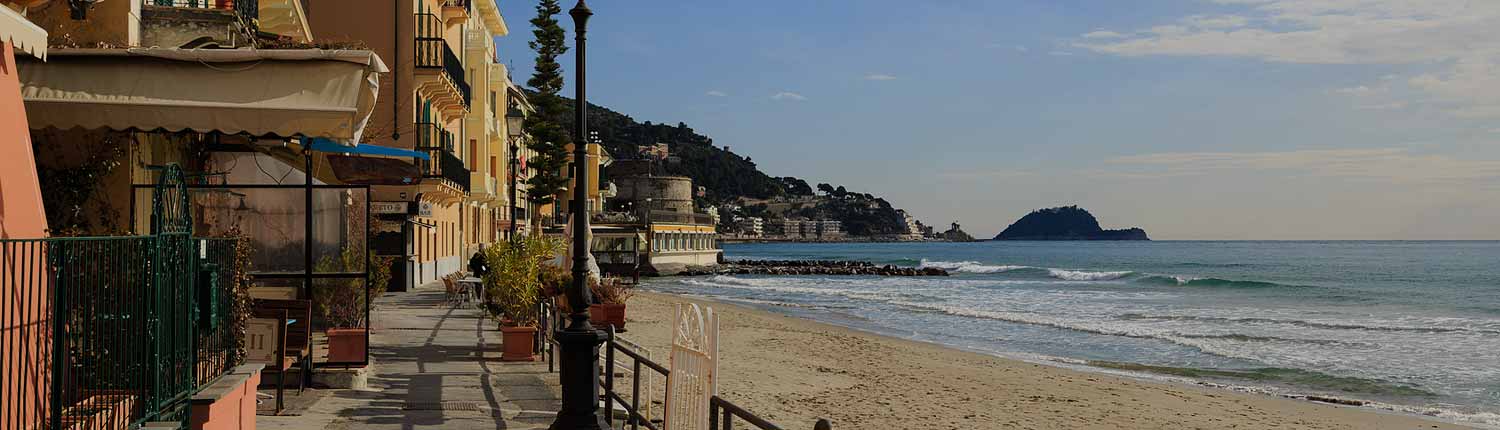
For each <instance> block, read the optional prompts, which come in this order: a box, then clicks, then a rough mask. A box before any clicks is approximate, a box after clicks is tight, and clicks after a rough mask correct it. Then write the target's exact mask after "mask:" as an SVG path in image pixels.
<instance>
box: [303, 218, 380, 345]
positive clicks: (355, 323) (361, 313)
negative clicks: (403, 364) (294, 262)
mask: <svg viewBox="0 0 1500 430" xmlns="http://www.w3.org/2000/svg"><path fill="white" fill-rule="evenodd" d="M385 260H386V259H385V258H377V259H375V261H372V262H371V263H370V264H371V266H370V280H369V282H370V284H369V285H370V288H369V291H368V292H366V290H365V288H364V286H365V282H364V280H361V279H352V278H351V279H325V280H320V281H318V282H317V283H316V284H314V288H313V294H314V297H313V298H314V302H315V304H316V308H315V309H316V310H317V313H318V316H319V317H320V318H322V320H323V323H324V325H325V326H326V327H328V328H327V329H325V330H324V332H323V333H324V335H326V336H327V337H328V361H329V362H330V363H363V362H365V352H366V351H367V350H368V348H367V346H368V340H369V336H368V334H369V324H368V323H367V322H368V321H366V320H365V317H366V316H367V314H366V312H367V310H368V309H367V308H368V307H369V303H368V302H367V301H366V298H367V297H369V298H374V297H376V296H379V295H381V294H384V293H385V288H384V287H385V284H386V283H387V282H389V281H390V276H391V273H390V266H389V264H388V262H387V261H385ZM364 264H365V258H364V250H362V249H359V247H357V246H347V247H345V248H344V250H343V252H340V253H339V255H338V257H337V258H335V257H334V256H329V255H325V256H323V258H322V259H320V260H318V264H317V265H316V266H315V267H314V269H315V270H316V271H318V272H322V273H337V272H359V271H363V270H364ZM367 294H368V296H367Z"/></svg>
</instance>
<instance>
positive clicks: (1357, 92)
mask: <svg viewBox="0 0 1500 430" xmlns="http://www.w3.org/2000/svg"><path fill="white" fill-rule="evenodd" d="M1333 92H1335V93H1339V94H1347V95H1351V96H1364V95H1370V94H1374V93H1378V92H1385V89H1384V88H1370V87H1367V86H1364V85H1360V86H1357V87H1349V88H1339V89H1335V90H1333Z"/></svg>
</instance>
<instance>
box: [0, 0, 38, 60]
mask: <svg viewBox="0 0 1500 430" xmlns="http://www.w3.org/2000/svg"><path fill="white" fill-rule="evenodd" d="M0 42H10V44H11V45H15V47H16V51H19V52H25V53H28V54H31V55H33V56H35V57H36V58H40V59H43V60H45V59H47V31H46V30H42V28H41V27H37V26H36V24H32V23H31V21H27V20H26V17H23V16H21V14H19V13H16V11H13V10H10V8H9V7H5V5H3V4H0Z"/></svg>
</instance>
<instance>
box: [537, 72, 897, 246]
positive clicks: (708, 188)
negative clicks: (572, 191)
mask: <svg viewBox="0 0 1500 430" xmlns="http://www.w3.org/2000/svg"><path fill="white" fill-rule="evenodd" d="M564 100H565V102H564V103H563V104H564V105H566V106H567V108H566V109H565V112H564V114H563V115H560V116H561V117H562V118H563V122H564V124H563V125H564V127H566V128H567V129H568V130H572V129H573V120H572V118H573V113H572V111H573V108H572V106H573V101H572V100H571V99H567V98H564ZM589 130H590V131H597V132H599V137H600V139H601V140H602V145H603V146H604V148H605V150H606V151H609V154H610V156H613V157H615V158H616V159H633V158H639V155H638V154H640V150H641V148H642V147H646V146H650V145H655V144H657V143H665V144H667V146H668V148H669V149H670V151H671V155H672V157H673V158H672V159H671V160H669V161H668V162H666V163H663V167H662V168H663V170H664V171H665V173H666V174H669V175H681V176H687V177H689V178H693V183H694V184H695V185H699V186H702V187H704V188H705V196H704V197H703V198H702V199H700V201H699V203H700V204H703V205H723V204H726V203H735V204H739V202H741V199H742V198H744V199H750V200H753V201H773V200H801V201H803V203H799V204H798V205H796V206H792V205H787V210H785V211H770V210H768V207H767V206H764V204H763V203H761V204H762V205H763V206H761V207H760V208H759V210H758V211H757V210H756V209H752V208H751V207H747V208H746V210H745V214H744V215H745V216H760V217H765V218H777V217H803V218H808V219H831V220H838V221H840V222H842V223H843V227H844V231H845V232H847V233H849V234H853V235H861V236H864V235H881V234H898V233H902V232H904V230H905V228H906V224H905V220H904V219H903V218H902V217H901V215H900V214H898V213H897V212H896V208H894V207H892V206H891V204H890V202H887V201H886V200H885V199H883V198H880V197H876V196H874V195H872V194H869V193H855V192H850V191H848V190H846V189H845V188H844V187H843V186H833V185H829V184H819V186H818V189H817V190H814V189H813V187H812V186H811V185H809V184H808V183H807V181H804V180H802V179H799V178H795V177H790V176H786V177H776V176H771V175H767V174H766V173H765V172H762V171H761V170H760V168H759V166H757V165H756V164H755V161H754V160H752V159H751V158H750V157H745V156H741V155H739V154H735V153H734V152H731V151H730V150H728V149H726V148H721V147H718V146H714V144H713V143H714V142H713V139H712V138H710V137H708V136H704V135H702V134H699V133H698V132H697V131H694V130H693V128H692V127H689V126H688V125H687V124H684V123H681V122H679V123H677V124H676V125H668V124H661V123H652V122H650V121H646V122H637V121H636V120H635V119H634V118H631V117H630V116H629V115H625V114H622V113H619V112H615V111H614V110H611V109H609V108H605V107H603V106H599V105H596V104H593V103H590V104H589ZM815 191H821V195H819V194H820V193H815ZM808 197H810V198H808ZM746 206H752V207H753V206H754V204H751V205H746Z"/></svg>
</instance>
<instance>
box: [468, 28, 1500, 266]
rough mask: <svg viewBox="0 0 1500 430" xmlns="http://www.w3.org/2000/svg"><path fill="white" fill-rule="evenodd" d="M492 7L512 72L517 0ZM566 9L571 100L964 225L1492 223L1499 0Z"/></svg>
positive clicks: (1252, 235)
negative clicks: (1062, 216) (1047, 217)
mask: <svg viewBox="0 0 1500 430" xmlns="http://www.w3.org/2000/svg"><path fill="white" fill-rule="evenodd" d="M573 3H574V1H573V0H564V1H563V8H564V9H565V10H566V9H568V8H571V7H572V6H573ZM499 4H500V7H501V11H502V13H503V14H504V15H505V17H506V21H507V23H508V24H509V26H510V29H511V31H512V33H511V34H510V35H509V36H507V37H502V38H500V39H499V48H498V49H499V50H500V52H499V55H500V58H501V61H504V62H507V63H509V64H510V65H511V67H512V68H513V70H514V72H513V74H514V76H515V79H516V80H517V81H521V82H524V80H525V78H526V77H528V76H530V74H531V72H532V67H531V66H532V63H533V59H532V57H533V55H534V54H533V53H532V52H531V51H530V50H529V48H527V46H526V43H527V42H529V41H530V40H532V35H531V26H530V24H529V23H528V20H529V19H531V18H532V17H533V16H535V12H534V10H533V9H532V7H533V6H534V4H535V2H534V1H516V0H499ZM589 6H590V7H591V8H592V9H593V10H594V12H595V15H594V17H593V19H591V20H590V22H589V32H588V35H589V45H588V54H589V64H588V70H589V86H588V89H589V99H590V101H592V102H594V103H597V104H600V105H603V106H608V107H610V108H611V109H614V110H616V111H619V112H622V113H626V114H629V115H631V116H633V117H635V118H636V119H637V120H640V121H653V122H666V123H676V122H685V123H687V124H688V125H689V126H691V127H693V128H694V129H695V130H696V131H698V132H700V133H702V134H705V135H708V136H710V137H712V138H713V139H714V142H715V144H716V145H719V146H727V147H730V149H731V150H732V151H733V152H735V153H737V154H741V155H745V156H748V157H751V158H753V159H754V160H755V162H756V164H757V165H759V167H760V168H761V170H762V171H765V172H766V173H768V174H771V175H774V176H796V177H799V178H803V179H805V180H807V181H808V182H809V183H813V184H817V183H831V184H835V185H844V186H846V187H848V189H850V190H851V191H860V192H869V193H873V194H876V195H881V196H884V197H886V198H887V199H888V200H890V201H891V203H892V204H893V205H895V206H896V207H899V208H905V209H907V210H908V211H909V212H911V213H912V214H913V215H915V216H916V217H917V218H918V219H920V220H922V221H923V222H924V223H927V224H931V225H939V226H947V225H948V223H950V222H958V223H960V224H962V225H963V227H964V230H966V231H968V232H969V233H971V234H973V235H974V236H976V237H989V236H993V235H994V234H996V233H998V232H999V231H1000V230H1002V229H1004V228H1005V227H1006V226H1007V225H1009V224H1010V223H1011V222H1013V221H1014V220H1016V219H1018V218H1019V217H1021V216H1022V215H1025V214H1026V213H1027V212H1029V211H1031V210H1034V209H1038V208H1043V207H1052V206H1061V205H1078V206H1081V207H1083V208H1085V209H1088V210H1089V211H1090V212H1092V213H1093V214H1094V215H1095V216H1096V217H1097V218H1099V220H1100V223H1101V224H1103V225H1104V227H1105V228H1124V227H1133V226H1139V227H1142V228H1144V229H1146V231H1147V232H1149V233H1150V235H1151V236H1152V238H1153V239H1158V240H1160V239H1179V240H1212V239H1226V240H1261V239H1265V240H1312V239H1318V240H1322V239H1327V240H1340V239H1410V240H1420V239H1491V240H1493V239H1500V1H1495V0H1472V1H1462V0H1420V1H1419V0H1129V1H1126V0H1092V1H1078V0H1005V1H1002V0H899V1H898V0H756V1H753V2H751V1H686V0H676V1H668V0H630V1H622V0H594V1H592V2H590V3H589ZM560 18H561V21H562V22H563V25H564V26H565V27H566V28H568V29H569V30H570V33H569V41H570V44H571V43H572V42H571V41H572V35H571V28H572V24H571V20H570V19H569V18H567V17H566V16H562V17H560ZM563 65H564V67H565V68H566V70H568V73H569V75H568V82H569V84H571V83H572V80H573V79H572V75H571V73H572V70H573V68H572V67H573V61H572V52H571V51H570V52H569V54H568V58H566V59H564V61H563ZM565 92H566V93H567V94H571V93H572V88H571V86H570V87H569V88H568V89H567V90H565Z"/></svg>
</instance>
